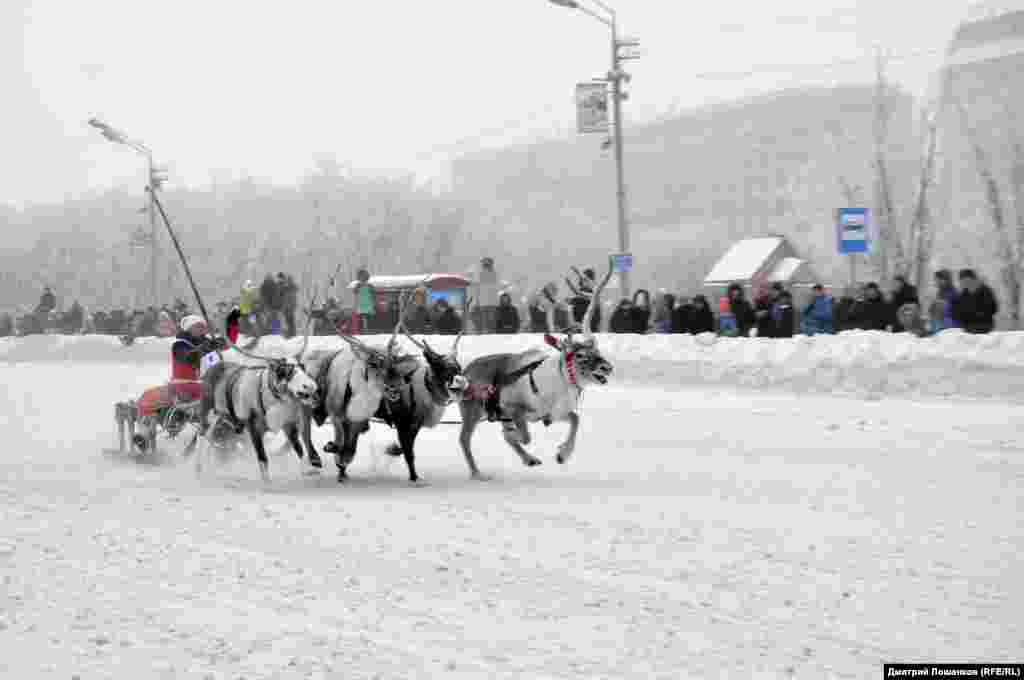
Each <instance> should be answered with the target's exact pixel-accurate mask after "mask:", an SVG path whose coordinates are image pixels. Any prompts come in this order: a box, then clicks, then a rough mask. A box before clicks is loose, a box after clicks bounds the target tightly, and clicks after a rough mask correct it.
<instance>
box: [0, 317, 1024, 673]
mask: <svg viewBox="0 0 1024 680" xmlns="http://www.w3.org/2000/svg"><path fill="white" fill-rule="evenodd" d="M601 341H602V343H603V346H605V347H606V348H607V350H608V353H609V354H610V355H611V356H612V357H613V359H614V360H615V363H616V368H617V376H616V381H615V383H614V384H613V385H611V386H608V387H606V388H603V389H593V390H590V391H588V393H587V395H586V398H585V400H584V406H583V424H582V428H581V433H580V446H579V448H578V450H577V453H576V455H575V457H574V458H573V460H572V462H571V463H570V464H569V465H567V466H558V465H556V464H555V463H554V460H553V454H554V449H555V445H556V444H557V442H558V441H560V440H561V438H562V437H563V436H564V432H565V428H564V426H555V427H552V428H551V429H549V430H545V429H544V428H543V427H538V428H537V429H536V434H537V440H536V444H535V449H536V451H537V452H538V454H539V455H541V457H542V458H544V459H545V465H543V466H541V467H539V468H530V469H527V468H524V467H522V466H521V465H520V463H519V461H518V458H516V457H515V455H514V454H513V453H512V452H511V450H509V449H508V448H507V447H506V446H505V444H504V443H503V442H502V441H501V439H500V435H499V432H498V428H497V427H496V426H486V425H485V426H482V427H481V428H480V430H479V431H478V435H477V440H476V450H477V460H478V462H479V463H480V465H481V467H482V469H483V470H484V471H485V472H489V473H493V474H494V475H495V479H494V480H493V481H490V482H486V483H480V482H471V481H470V480H469V479H468V475H467V472H466V469H465V464H464V463H463V461H462V456H461V454H460V453H459V451H458V445H457V442H456V432H455V429H454V428H452V427H445V428H441V429H439V430H436V431H432V432H427V433H425V434H424V435H422V436H421V438H420V446H419V452H418V453H419V455H418V463H419V469H420V472H421V475H422V476H423V477H424V478H425V479H426V480H428V481H429V482H430V485H429V486H427V487H424V488H410V487H409V486H408V485H407V484H406V481H405V480H406V475H405V470H404V465H403V463H402V461H401V460H391V459H385V458H384V457H383V456H382V455H381V454H380V450H381V449H382V448H383V446H384V444H385V443H386V442H388V441H390V433H389V432H388V431H387V430H386V429H378V426H375V428H374V430H373V431H372V432H371V434H370V436H369V437H368V439H367V440H366V441H365V442H364V443H363V445H362V446H361V449H360V453H359V457H358V458H357V462H356V464H355V465H354V467H353V469H352V474H353V477H354V479H353V481H352V482H351V483H350V484H348V485H346V486H339V485H337V484H336V483H335V482H334V479H333V474H332V473H331V471H330V470H329V469H325V470H324V472H323V474H322V475H320V476H319V477H311V476H307V475H304V474H302V473H303V471H304V470H303V468H302V466H301V464H300V462H299V461H298V460H296V458H295V457H294V455H292V454H291V453H287V454H279V455H277V456H273V455H272V457H271V468H270V469H271V475H272V478H273V481H272V484H271V486H270V488H269V489H268V488H264V487H263V485H262V483H261V482H260V481H259V473H258V470H257V466H256V463H255V460H253V459H252V458H250V457H249V456H245V457H242V458H239V459H236V460H233V461H230V462H225V463H222V464H220V465H219V466H217V467H214V468H210V469H207V470H206V472H205V475H204V477H203V478H202V479H197V478H196V476H195V472H194V469H193V467H192V466H191V464H188V463H184V462H182V461H180V460H179V458H178V457H177V455H176V452H177V451H178V450H179V448H180V444H178V443H176V442H172V443H170V444H169V445H167V446H166V449H167V451H166V453H165V455H162V456H157V457H154V458H150V459H142V460H136V459H134V458H131V457H128V456H115V455H110V454H106V453H104V452H103V450H104V449H105V448H109V447H111V446H112V445H113V444H114V437H115V435H114V424H113V422H112V415H113V404H114V402H115V401H118V400H123V399H126V398H131V397H134V396H136V395H137V393H138V392H139V391H140V390H141V389H142V388H144V387H147V386H150V385H152V384H158V383H160V382H162V381H163V380H164V379H165V378H166V376H167V373H168V363H169V362H168V359H167V355H168V343H167V341H166V340H146V339H144V340H141V341H139V343H138V344H137V345H135V346H133V347H129V348H125V347H122V346H121V345H120V344H119V343H118V342H117V341H116V340H112V339H109V338H60V337H38V338H27V339H20V340H4V341H0V372H2V377H3V380H2V381H0V385H2V387H0V425H2V426H3V433H4V435H5V440H6V441H5V442H4V444H5V445H4V447H3V455H2V457H0V513H2V519H0V527H2V532H0V574H2V578H3V582H4V589H3V594H2V595H0V648H2V649H3V650H4V651H3V653H2V654H0V676H2V677H12V678H43V677H54V678H64V679H67V678H70V677H73V676H75V675H77V676H79V677H80V678H82V679H83V680H86V679H92V678H126V677H132V678H175V677H180V678H193V677H194V678H206V677H209V678H217V679H220V678H225V679H228V678H230V679H231V680H234V679H235V678H239V677H244V678H345V679H349V678H376V677H379V678H388V679H390V678H425V677H435V676H436V677H456V678H536V679H544V678H612V677H615V678H619V677H622V678H645V679H646V678H672V679H673V680H675V679H676V678H687V677H694V678H704V677H714V678H719V677H729V678H759V677H764V678H775V677H799V678H828V677H837V678H868V677H877V676H878V675H879V673H880V672H881V664H882V662H883V661H899V660H903V661H917V660H947V661H977V660H1003V661H1011V660H1019V659H1020V658H1021V657H1022V656H1024V617H1021V615H1020V612H1021V611H1024V586H1022V585H1021V580H1020V574H1021V573H1024V558H1022V555H1024V514H1022V513H1024V440H1022V438H1021V435H1020V432H1021V425H1022V423H1024V412H1022V409H1021V406H1020V405H1018V404H1014V403H1011V400H1019V399H1020V396H1019V395H1021V394H1024V391H1022V390H1020V389H1019V388H1020V387H1024V336H1021V335H1018V334H997V335H992V336H989V337H983V338H974V337H967V336H963V335H959V334H953V335H947V336H944V337H940V338H936V339H931V340H914V339H910V338H901V337H895V336H885V335H883V334H866V333H864V334H852V335H850V336H841V337H832V338H816V339H807V338H797V339H795V340H792V341H776V342H771V341H764V340H761V341H758V340H756V339H755V340H747V341H741V340H719V341H717V342H715V341H713V340H712V339H710V338H697V339H692V338H682V337H671V336H668V337H666V336H655V337H629V336H618V337H614V336H605V337H602V339H601ZM316 342H317V343H320V344H324V343H332V342H337V340H335V339H328V338H323V339H317V340H316ZM448 342H450V339H437V340H436V342H435V344H436V345H438V346H440V347H447V343H448ZM536 342H537V339H536V338H527V337H503V338H494V337H488V338H475V337H470V338H466V339H465V340H464V342H463V344H464V346H465V352H464V358H469V357H472V356H476V355H479V354H482V353H484V352H489V351H502V350H506V349H511V348H514V347H517V346H522V345H523V344H530V343H536ZM290 346H297V345H295V344H294V343H293V344H292V345H290ZM264 349H267V348H266V347H265V348H264ZM268 351H269V350H268ZM751 387H758V388H760V389H757V390H754V389H750V388H751ZM949 391H960V392H962V393H964V394H966V395H968V396H970V397H972V399H971V400H960V399H950V398H946V397H944V396H942V395H945V394H947V393H948V392H949ZM829 392H843V393H845V394H844V395H843V396H836V395H835V394H828V393H829ZM812 393H813V394H812ZM911 396H913V397H914V399H913V400H911V399H910V398H909V397H911ZM864 397H869V399H865V398H864ZM880 397H881V398H880ZM452 416H453V417H457V412H455V411H454V410H453V413H452ZM326 434H327V433H326V431H322V432H318V433H317V435H316V439H317V440H318V441H320V442H323V441H325V438H326ZM274 448H276V445H275V447H274ZM328 465H329V464H328Z"/></svg>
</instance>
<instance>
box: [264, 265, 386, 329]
mask: <svg viewBox="0 0 1024 680" xmlns="http://www.w3.org/2000/svg"><path fill="white" fill-rule="evenodd" d="M277 290H278V298H279V300H278V303H279V304H280V306H281V312H282V313H283V314H284V329H285V330H284V334H285V337H289V338H291V337H295V333H296V328H295V312H296V310H297V309H298V307H299V284H297V283H296V282H295V279H294V278H293V277H292V276H291V275H290V274H288V275H286V274H285V273H284V272H278V273H277ZM395 323H398V320H397V319H395Z"/></svg>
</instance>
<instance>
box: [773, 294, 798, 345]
mask: <svg viewBox="0 0 1024 680" xmlns="http://www.w3.org/2000/svg"><path fill="white" fill-rule="evenodd" d="M771 319H772V337H773V338H791V337H793V331H794V329H795V328H796V314H795V313H794V311H793V296H792V295H791V294H790V293H789V292H788V291H785V290H784V291H782V292H781V293H779V296H778V298H777V299H776V300H775V303H774V304H773V305H772V309H771Z"/></svg>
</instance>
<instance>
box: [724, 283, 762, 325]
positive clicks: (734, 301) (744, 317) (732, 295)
mask: <svg viewBox="0 0 1024 680" xmlns="http://www.w3.org/2000/svg"><path fill="white" fill-rule="evenodd" d="M729 311H731V312H732V315H733V316H734V317H736V334H737V335H738V336H739V337H741V338H746V337H749V336H750V329H751V328H753V327H754V323H755V322H756V320H757V317H755V316H754V308H753V307H752V306H751V305H750V302H749V301H747V297H746V293H745V292H744V290H743V286H741V285H740V284H738V283H734V284H732V285H730V286H729Z"/></svg>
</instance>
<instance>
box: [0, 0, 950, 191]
mask: <svg viewBox="0 0 1024 680" xmlns="http://www.w3.org/2000/svg"><path fill="white" fill-rule="evenodd" d="M610 2H611V4H614V5H615V6H616V9H617V10H618V12H619V17H620V23H621V28H622V31H623V33H624V34H625V35H627V36H635V37H637V38H639V39H640V40H641V43H642V46H643V48H644V49H645V51H646V56H645V57H644V58H643V59H641V60H639V61H634V62H629V63H628V64H627V70H629V71H630V72H631V73H632V74H633V82H632V84H631V85H630V87H629V90H630V93H631V94H630V100H629V101H628V102H627V104H626V107H627V116H628V117H629V119H630V120H637V121H641V120H648V119H651V118H653V117H656V116H659V115H662V114H664V113H666V112H669V111H672V110H675V109H678V108H684V109H685V108H690V107H695V106H699V105H701V104H702V103H706V102H710V101H715V100H721V99H732V98H737V97H742V96H745V95H748V94H752V93H754V92H756V91H760V90H766V89H773V88H776V87H779V86H784V85H787V84H803V83H821V82H825V83H828V82H833V81H834V80H840V81H847V80H851V79H860V80H865V79H869V78H870V77H871V74H872V68H873V65H872V62H871V59H870V53H871V50H872V49H873V48H874V46H875V45H876V44H877V45H881V46H882V47H884V48H886V49H889V50H891V51H892V52H893V53H894V54H896V55H904V54H912V53H915V52H917V51H918V50H921V49H930V50H942V49H944V48H945V46H946V44H947V42H948V40H949V38H950V35H951V33H952V31H953V29H954V28H955V25H956V23H957V22H958V21H960V20H961V19H962V18H963V17H964V16H965V14H966V11H967V7H968V2H966V0H930V1H924V0H900V1H894V0H859V1H858V0H832V1H831V2H829V1H826V2H822V1H820V0H817V1H816V0H777V1H774V2H770V3H768V2H763V0H722V1H720V2H715V3H689V2H683V1H682V0H610ZM698 8H699V9H698ZM609 52H610V48H609V45H608V34H607V31H606V29H605V28H604V27H602V26H601V25H600V24H598V23H596V22H595V21H593V20H592V19H590V18H588V17H586V16H585V15H583V14H580V13H578V12H574V11H572V10H569V9H565V8H562V7H558V6H555V5H552V4H550V3H549V2H547V1H546V0H500V1H499V0H435V1H434V2H424V1H422V0H364V1H359V2H356V1H354V0H331V1H330V2H328V1H326V0H322V1H315V0H291V1H290V2H253V1H252V0H248V1H246V2H242V1H239V0H202V1H200V0H176V1H175V2H145V1H143V2H139V0H90V1H86V2H82V1H80V0H36V1H31V0H0V83H3V84H4V86H5V87H4V89H5V93H4V97H3V98H2V100H0V102H2V104H0V111H2V120H3V122H4V124H3V125H2V126H0V202H9V203H15V204H21V203H24V202H29V201H52V200H60V199H62V198H65V197H73V196H77V195H81V194H84V193H91V192H94V191H97V190H102V189H105V188H107V187H110V186H113V185H116V184H128V185H129V186H130V185H131V184H132V183H135V184H138V186H139V187H140V189H141V187H142V186H143V184H144V175H143V173H142V171H141V169H140V168H141V163H140V161H139V159H138V158H137V157H135V156H134V155H133V154H132V152H131V151H130V150H128V149H127V148H125V147H117V146H115V145H113V144H111V143H109V142H106V141H105V140H104V139H102V138H101V137H99V135H98V134H97V133H96V131H95V130H93V129H92V128H89V127H88V126H87V125H86V124H85V121H86V120H87V119H88V118H89V117H91V116H94V115H99V116H101V117H103V118H104V119H106V120H107V121H108V122H109V123H111V124H112V125H114V126H115V127H118V128H120V129H122V130H124V131H125V132H127V133H128V134H130V135H133V136H135V137H137V138H139V139H141V140H143V141H145V142H146V143H147V144H148V145H149V146H150V147H151V148H153V149H154V151H155V153H156V158H157V161H158V163H165V164H167V165H168V166H170V174H171V182H172V184H179V185H181V184H185V185H200V184H206V183H208V182H209V181H210V180H211V178H212V177H214V176H220V177H237V176H240V175H244V174H249V175H252V176H254V177H258V178H263V179H268V180H272V181H275V182H281V183H288V182H293V181H295V180H296V179H297V178H298V177H300V176H301V175H302V174H303V173H304V172H306V171H307V170H308V169H310V168H311V167H312V164H313V158H314V157H315V156H316V155H317V154H319V153H329V154H334V155H335V156H336V157H337V158H338V159H339V160H340V161H341V162H343V163H349V164H351V165H352V166H353V167H355V168H358V169H366V170H371V171H373V170H386V169H401V170H402V171H410V170H411V171H416V172H418V173H421V174H423V175H429V174H432V173H436V172H437V171H438V168H439V167H440V166H441V165H442V164H443V161H444V160H445V158H447V157H448V156H449V155H450V154H451V153H455V152H463V151H471V150H473V149H475V148H478V147H479V145H481V144H482V145H487V146H494V145H496V144H500V143H503V142H510V141H518V140H521V139H524V138H526V137H530V136H535V135H550V134H554V133H563V134H565V133H570V132H571V128H572V126H573V125H574V121H575V117H574V111H573V88H574V85H575V83H576V82H577V81H580V80H588V79H590V78H591V77H594V76H597V75H600V74H603V73H604V72H605V71H606V70H607V68H608V61H609V58H610V54H609ZM865 56H867V57H868V58H863V59H861V60H860V61H859V62H857V63H855V64H853V65H847V66H843V67H836V68H832V69H820V68H813V67H812V68H803V69H800V68H798V65H801V64H803V65H814V64H823V63H830V62H834V61H837V60H847V59H851V58H854V59H856V58H858V57H865ZM940 63H941V55H935V54H932V55H928V56H923V57H922V56H918V57H914V58H911V59H907V60H903V61H898V62H895V63H893V65H892V67H891V75H892V77H893V78H894V79H895V80H897V81H899V82H901V83H902V84H904V85H905V86H906V87H908V88H909V89H911V90H912V91H914V92H915V93H923V92H924V91H925V89H926V87H927V85H928V82H929V76H930V74H931V73H932V72H933V71H934V70H935V68H937V66H938V65H939V64H940ZM780 65H783V66H786V68H782V69H778V70H768V71H764V72H762V73H761V74H760V75H757V76H755V77H753V78H746V79H738V78H721V77H719V78H714V79H708V78H701V77H699V74H701V73H707V72H719V73H720V72H737V71H743V72H745V71H750V70H752V69H762V70H764V69H765V67H773V66H780ZM504 128H508V129H507V130H505V131H504V132H498V133H494V132H493V131H495V130H499V131H500V130H502V129H504ZM595 143H596V140H595Z"/></svg>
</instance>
